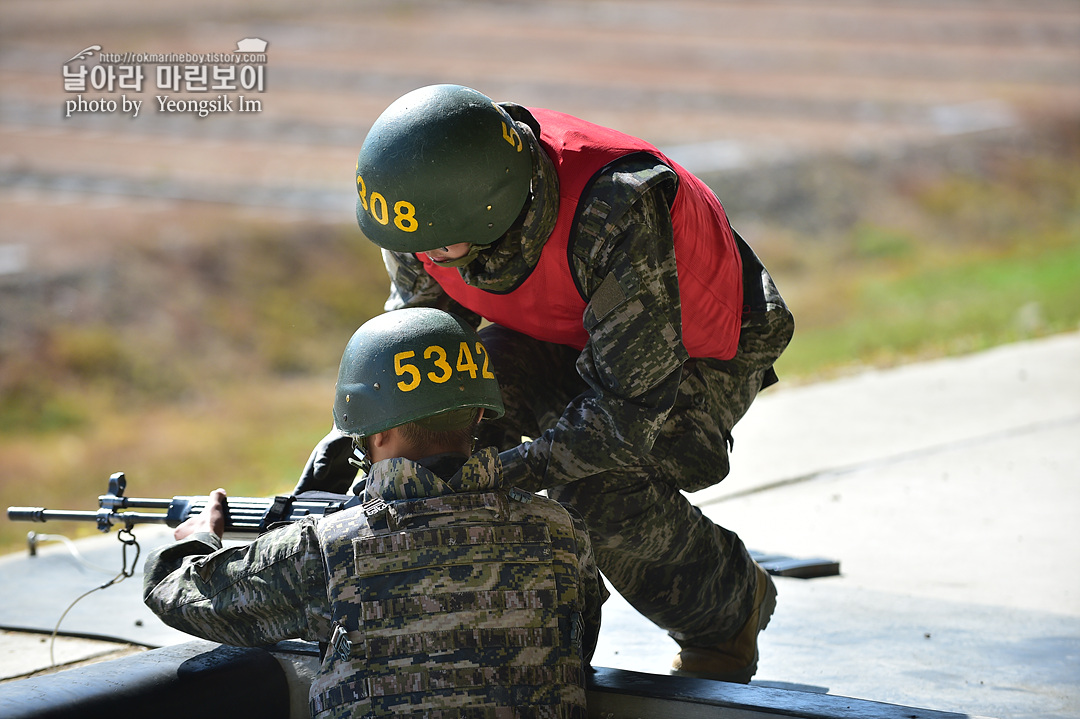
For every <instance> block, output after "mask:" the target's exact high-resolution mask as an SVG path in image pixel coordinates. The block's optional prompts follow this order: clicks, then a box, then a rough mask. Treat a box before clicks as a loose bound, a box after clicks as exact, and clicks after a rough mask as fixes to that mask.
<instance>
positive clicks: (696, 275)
mask: <svg viewBox="0 0 1080 719" xmlns="http://www.w3.org/2000/svg"><path fill="white" fill-rule="evenodd" d="M529 111H530V112H531V113H532V114H533V116H534V117H535V118H536V120H537V121H538V122H539V123H540V130H541V131H540V136H539V138H538V140H539V141H540V145H541V146H542V147H543V148H544V151H545V152H547V154H548V156H549V157H551V160H552V162H553V163H554V164H555V169H556V171H557V172H558V175H559V215H558V219H557V220H556V222H555V228H554V230H552V233H551V236H550V237H549V238H548V240H547V242H546V243H545V244H544V249H543V251H542V252H541V253H540V260H539V262H538V264H537V266H536V267H535V268H534V269H533V270H532V272H531V273H530V274H529V276H528V277H526V278H525V279H524V280H523V281H522V283H521V284H520V285H519V286H518V287H516V288H514V289H513V290H511V291H509V292H506V293H500V294H497V293H493V292H486V291H484V290H481V289H479V288H477V287H472V286H470V285H467V284H465V281H464V280H463V279H462V276H461V273H460V272H459V271H458V269H457V268H454V267H439V266H438V265H436V264H434V263H433V262H432V261H431V259H430V258H429V257H428V256H427V255H426V254H425V253H420V254H418V255H417V258H418V259H419V260H420V261H421V262H423V263H424V268H425V269H426V270H427V272H428V274H429V275H431V276H432V277H433V278H434V279H435V281H436V282H438V283H439V285H440V286H441V287H442V288H443V290H445V291H446V293H447V294H448V295H450V296H451V297H453V298H454V299H455V300H457V302H458V303H460V304H461V305H462V306H463V307H467V308H468V309H470V310H472V311H473V312H476V313H477V314H479V315H480V316H481V317H484V318H485V319H488V320H490V321H492V322H495V323H496V324H500V325H503V326H504V327H507V328H509V329H512V330H514V331H516V332H521V333H524V334H526V335H529V336H530V337H533V338H535V339H538V340H542V341H544V342H555V343H558V344H564V345H569V346H571V347H574V348H576V349H579V350H580V349H582V348H583V347H584V346H585V343H586V341H587V340H588V339H589V333H588V332H587V331H586V329H585V328H584V326H583V324H582V317H583V315H584V312H585V307H586V298H583V297H582V296H581V294H580V290H579V288H578V287H577V286H576V285H575V283H574V279H573V276H572V274H571V271H570V266H569V260H568V248H569V241H570V238H571V236H572V235H573V228H574V223H575V222H576V221H577V217H578V210H579V208H578V205H579V203H580V200H581V197H582V195H583V194H584V193H585V192H587V190H588V188H589V186H590V185H591V184H592V181H593V180H595V178H596V175H597V173H599V172H600V170H602V169H603V168H604V166H605V165H607V164H609V163H611V162H612V161H614V160H617V159H619V158H620V157H625V156H627V155H631V154H634V153H639V152H644V153H648V154H650V155H653V156H654V157H656V158H657V159H659V160H660V161H661V162H663V163H664V164H666V165H668V166H669V167H671V168H672V169H673V170H675V173H676V174H677V175H678V177H679V188H678V192H677V193H676V195H675V201H674V203H673V204H672V206H671V223H672V231H673V233H674V241H675V264H676V268H677V271H678V276H679V295H680V298H681V300H682V341H683V345H684V346H685V347H686V350H687V352H688V353H689V355H690V356H691V357H713V358H716V359H731V358H732V357H734V356H735V350H736V348H737V347H738V344H739V332H740V329H741V327H742V314H743V297H742V294H743V278H742V262H741V258H740V255H739V251H738V249H737V247H736V243H735V236H734V233H733V232H732V230H731V225H730V224H729V222H728V218H727V214H726V213H725V212H724V208H723V206H722V205H721V204H720V200H719V199H717V197H716V194H715V193H714V192H713V191H712V190H711V189H709V187H708V186H707V185H706V184H705V183H704V182H702V181H701V180H700V179H698V178H697V177H695V176H694V175H693V174H691V173H690V172H688V171H687V170H685V169H684V168H683V167H681V166H680V165H678V164H677V163H675V162H673V161H672V160H670V159H669V158H668V157H667V156H666V155H664V153H662V152H660V150H659V149H657V148H656V147H655V146H653V145H650V144H649V143H647V142H645V141H644V140H640V139H638V138H636V137H632V136H630V135H626V134H623V133H621V132H618V131H616V130H612V129H609V128H606V127H602V126H600V125H594V124H592V123H590V122H586V121H585V120H581V119H579V118H576V117H573V116H571V115H566V114H564V113H560V112H555V111H553V110H543V109H540V108H530V109H529Z"/></svg>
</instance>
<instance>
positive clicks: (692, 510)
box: [383, 104, 794, 647]
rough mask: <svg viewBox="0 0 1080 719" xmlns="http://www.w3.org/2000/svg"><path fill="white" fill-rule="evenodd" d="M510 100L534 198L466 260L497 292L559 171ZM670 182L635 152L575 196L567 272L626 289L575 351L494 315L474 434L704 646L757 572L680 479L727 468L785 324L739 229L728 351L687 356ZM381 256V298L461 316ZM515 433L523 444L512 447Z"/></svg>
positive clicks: (533, 238) (539, 238)
mask: <svg viewBox="0 0 1080 719" xmlns="http://www.w3.org/2000/svg"><path fill="white" fill-rule="evenodd" d="M504 107H506V108H507V110H508V111H509V112H510V113H511V115H512V116H514V118H515V119H516V120H518V129H519V131H520V133H521V134H522V136H523V137H524V138H525V139H526V140H527V141H528V142H529V144H530V146H531V148H532V151H533V158H534V168H533V197H534V200H533V202H532V203H531V205H530V206H529V208H528V210H527V212H526V214H525V216H524V218H523V221H521V222H519V223H518V224H516V225H515V226H514V227H513V228H511V230H510V231H509V232H508V233H507V235H506V236H505V237H504V238H502V239H501V240H499V241H498V242H496V243H494V244H493V245H491V246H489V247H486V248H484V249H482V250H481V252H480V254H479V255H478V257H477V259H476V260H474V261H473V262H472V263H470V264H468V265H466V266H465V267H463V268H461V269H460V271H461V273H462V276H463V278H464V279H465V281H466V283H467V284H469V285H472V286H475V287H478V288H480V289H483V290H487V291H490V292H493V293H499V292H506V291H508V290H510V289H512V288H514V287H516V286H518V285H519V284H520V283H521V281H522V280H523V278H524V277H525V276H527V275H528V273H529V272H530V271H531V268H532V267H533V266H535V265H536V262H537V258H538V257H539V254H540V251H541V250H542V249H543V244H544V242H545V240H546V239H547V237H548V236H549V235H550V234H551V231H552V228H553V226H554V222H555V217H556V216H557V213H558V206H557V198H558V178H557V176H556V173H555V168H554V166H553V165H552V164H551V161H550V159H549V158H548V157H547V156H546V155H545V153H544V152H543V150H542V149H541V148H540V146H539V144H538V143H537V140H536V137H535V127H533V126H532V125H531V124H530V122H531V117H530V116H529V114H528V112H527V111H526V110H524V109H523V108H520V107H518V106H515V105H511V104H506V105H504ZM675 191H676V174H675V172H674V171H673V170H672V169H671V168H670V167H668V166H666V165H664V164H663V163H661V162H660V161H659V160H657V159H655V158H651V157H645V156H643V155H641V154H637V155H632V156H628V157H626V158H623V159H621V160H618V161H616V162H614V163H612V164H610V165H608V166H607V168H605V170H604V171H603V172H601V173H600V174H599V175H598V176H597V178H596V179H595V181H594V182H593V184H592V185H591V187H590V188H588V189H587V190H586V192H585V193H584V194H583V195H582V198H581V201H580V203H579V206H578V215H577V220H576V222H575V226H574V229H573V230H572V231H571V239H570V242H571V244H570V251H569V258H570V268H571V272H572V274H573V277H574V281H575V282H576V284H577V286H578V287H579V288H580V289H581V291H582V293H583V295H584V296H585V297H587V298H593V297H595V296H597V294H596V293H597V290H598V288H600V286H601V283H602V282H603V281H604V280H605V279H606V278H608V277H609V276H612V275H613V276H614V277H616V278H617V279H618V281H619V285H620V286H621V287H622V288H623V291H624V294H625V295H626V299H625V301H624V302H623V303H622V304H620V305H619V306H618V307H616V308H615V309H614V310H610V311H604V312H597V311H595V309H596V308H595V305H594V303H593V302H590V304H589V306H588V308H587V309H586V311H585V315H584V318H583V324H584V327H585V329H586V330H587V331H588V333H589V340H588V343H587V344H586V346H585V348H584V349H583V350H582V351H581V352H580V353H578V352H577V351H575V350H574V349H572V348H570V347H567V346H563V345H556V344H551V343H545V342H540V341H537V340H534V339H532V338H529V337H527V336H525V335H522V334H520V333H517V332H513V331H510V330H508V329H506V328H504V327H499V326H489V327H487V328H485V329H483V330H481V336H482V337H483V339H484V344H485V346H486V347H487V348H488V350H489V352H490V353H491V357H492V361H493V363H494V365H495V368H496V371H497V374H498V377H499V383H500V385H501V386H502V387H503V393H504V401H505V404H506V408H507V414H506V416H505V417H503V418H502V419H500V420H497V421H495V422H490V423H484V424H485V425H486V427H482V428H481V430H482V432H483V434H482V435H481V439H482V441H483V442H484V443H486V444H494V445H496V446H498V447H500V448H501V449H502V450H504V451H502V453H501V454H500V460H501V462H502V465H503V476H504V477H505V478H506V480H507V481H508V482H510V483H511V484H513V485H515V486H521V487H525V488H528V489H530V490H534V491H535V490H539V489H541V488H548V489H549V490H550V495H551V496H552V497H555V498H558V499H559V500H560V501H566V502H569V503H571V504H573V506H575V507H576V508H577V509H578V511H580V512H581V514H582V515H583V516H584V518H585V521H586V523H587V524H588V526H589V531H590V533H591V536H592V540H593V545H594V547H595V548H596V554H597V562H598V564H599V566H600V569H601V571H603V572H604V574H605V575H606V576H607V577H608V578H609V579H610V580H611V582H612V584H613V585H614V586H615V587H616V589H618V590H619V592H620V593H621V594H622V595H623V596H624V597H626V599H627V600H628V601H629V602H630V603H631V604H633V605H634V606H635V607H636V608H637V609H638V610H639V611H640V612H642V613H643V614H644V615H645V616H647V617H648V618H649V619H651V620H652V621H653V622H655V623H656V624H658V625H659V626H661V627H663V628H664V629H666V630H667V631H668V632H669V633H670V634H671V635H672V636H673V637H674V638H675V639H676V640H677V641H679V643H680V644H682V645H683V646H706V647H707V646H715V645H718V644H721V643H723V642H724V641H726V640H728V639H730V638H731V637H732V636H733V635H734V634H735V633H736V632H737V631H738V630H739V629H740V628H741V627H742V625H743V624H744V623H745V622H746V619H747V617H748V616H749V614H750V612H751V610H752V604H753V597H754V590H755V586H756V583H757V578H756V577H757V575H756V573H755V571H754V568H753V564H752V563H751V560H750V558H749V555H748V553H747V551H746V548H745V547H744V546H743V544H742V542H741V540H740V539H739V538H738V537H737V536H736V535H735V534H734V533H732V532H729V531H727V530H725V529H723V528H722V527H719V526H717V525H716V524H714V523H713V522H711V521H710V520H709V519H708V518H706V517H704V516H703V515H702V514H701V512H700V510H698V509H697V508H696V507H693V506H692V505H690V503H689V502H688V501H687V500H686V498H685V497H684V496H683V495H682V494H681V493H680V490H686V491H693V490H697V489H702V488H704V487H707V486H710V485H712V484H715V483H717V482H719V481H720V480H722V479H723V478H724V477H725V476H726V475H727V473H728V468H729V462H728V451H729V449H730V448H731V446H732V445H733V440H732V436H731V430H732V428H733V427H734V425H735V423H736V422H737V421H738V420H739V419H740V418H741V417H742V416H743V414H744V413H745V412H746V410H747V409H748V408H749V406H750V403H751V402H752V401H753V399H754V397H755V396H756V395H757V392H758V391H759V390H760V389H761V388H762V387H764V386H767V385H768V384H770V383H771V382H773V381H775V374H774V373H773V372H772V365H773V363H774V362H775V360H776V359H777V357H779V355H780V353H781V352H782V351H783V350H784V348H785V347H786V346H787V344H788V342H789V341H790V339H791V335H792V333H793V330H794V322H793V320H792V317H791V314H790V312H788V309H787V307H786V305H785V304H784V301H783V299H782V298H781V297H780V294H779V293H778V292H777V290H776V287H775V285H774V284H773V281H772V278H771V277H770V276H769V273H768V272H767V271H766V270H765V268H764V267H763V266H762V264H761V263H760V262H759V261H758V259H757V257H756V256H755V255H754V253H753V252H752V251H751V250H750V248H749V247H748V246H747V245H746V244H745V243H744V242H742V241H741V239H740V240H738V245H739V249H740V252H741V253H742V260H743V281H744V312H743V325H742V330H741V334H740V339H739V346H738V351H737V353H736V355H735V357H734V358H733V359H731V360H726V361H721V360H715V359H700V358H689V357H688V355H687V352H686V350H685V348H684V346H683V344H682V341H681V305H680V297H679V282H678V275H677V271H676V263H675V253H674V247H673V241H672V228H671V216H670V206H671V203H672V201H673V200H674V196H675ZM383 257H384V260H385V262H386V266H387V270H388V272H389V274H390V277H391V280H392V289H391V295H390V298H389V299H388V301H387V305H386V308H387V309H388V310H390V309H396V308H399V307H406V306H434V307H441V308H443V309H449V310H450V311H453V312H456V313H458V314H460V315H462V316H469V315H470V313H469V312H468V310H465V309H464V308H462V307H460V306H459V305H458V304H457V303H456V302H454V301H453V300H452V299H450V298H449V297H448V296H447V295H446V294H445V293H444V292H443V291H442V289H441V288H440V287H439V286H438V284H437V283H436V282H435V281H434V279H432V278H431V277H430V276H429V275H428V274H427V273H426V272H425V270H424V269H423V266H422V264H421V263H420V261H419V260H418V259H417V258H416V257H415V256H414V255H411V254H404V253H393V252H390V251H386V250H384V251H383ZM537 311H539V312H542V311H543V306H542V305H541V306H539V307H538V308H537ZM472 317H473V318H474V319H478V318H477V317H476V315H475V314H473V315H472ZM522 436H525V437H531V438H532V440H531V441H527V442H525V443H521V441H520V438H521V437H522Z"/></svg>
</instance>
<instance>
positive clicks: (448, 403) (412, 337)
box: [334, 307, 504, 437]
mask: <svg viewBox="0 0 1080 719" xmlns="http://www.w3.org/2000/svg"><path fill="white" fill-rule="evenodd" d="M477 409H483V410H484V414H485V416H487V417H489V418H494V417H500V416H502V414H503V411H504V410H503V402H502V393H501V392H500V391H499V382H498V380H497V379H496V378H495V372H494V370H493V369H492V367H491V363H490V361H489V359H488V354H487V349H486V348H485V347H484V345H483V343H482V342H481V341H480V335H479V334H477V332H476V330H475V329H473V328H472V326H471V325H469V324H468V323H467V322H465V321H464V320H462V319H461V318H460V317H457V316H456V315H452V314H450V313H449V312H443V311H442V310H436V309H430V308H426V307H414V308H408V309H401V310H394V311H392V312H386V313H384V314H381V315H378V316H377V317H375V318H373V319H371V320H368V321H367V322H365V323H364V324H363V325H361V327H360V329H358V330H356V332H355V333H353V336H352V339H350V340H349V344H348V345H347V346H346V347H345V353H344V354H343V355H342V357H341V367H340V368H339V370H338V381H337V390H336V396H335V398H334V425H335V426H336V427H337V428H338V430H339V431H341V432H342V433H344V434H348V435H353V436H359V437H367V436H370V435H373V434H376V433H378V432H382V431H384V430H387V429H390V428H391V427H397V426H399V425H402V424H405V423H407V422H419V423H420V424H423V425H424V426H426V427H428V428H429V429H432V430H436V431H448V430H454V429H463V428H465V427H468V426H470V425H471V424H472V422H473V421H475V419H476V410H477Z"/></svg>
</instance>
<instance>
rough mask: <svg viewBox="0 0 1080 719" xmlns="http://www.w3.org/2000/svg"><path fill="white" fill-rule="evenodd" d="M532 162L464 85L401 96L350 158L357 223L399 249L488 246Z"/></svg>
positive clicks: (506, 119)
mask: <svg viewBox="0 0 1080 719" xmlns="http://www.w3.org/2000/svg"><path fill="white" fill-rule="evenodd" d="M531 180H532V157H531V155H530V152H529V148H528V145H526V144H525V143H524V142H523V140H522V138H521V135H520V134H519V133H518V131H517V129H516V128H515V126H514V121H513V120H512V119H511V118H510V116H509V115H508V114H507V113H506V111H505V110H503V109H502V108H501V107H499V106H498V105H497V104H495V103H494V102H493V101H492V100H491V98H489V97H488V96H487V95H484V94H483V93H480V92H477V91H476V90H472V89H470V88H467V87H462V86H461V85H431V86H428V87H422V88H420V89H419V90H413V91H412V92H410V93H408V94H406V95H404V96H402V97H400V98H398V99H397V100H396V101H394V103H393V104H391V105H390V107H388V108H386V110H385V111H383V113H382V114H381V115H380V116H379V118H378V119H377V120H375V124H374V125H372V126H371V130H370V131H369V132H368V135H367V139H365V140H364V144H363V146H362V147H361V148H360V155H359V157H358V158H357V161H356V192H357V195H358V197H357V200H356V221H357V222H358V223H359V225H360V229H361V230H362V231H363V233H364V234H365V235H366V236H367V238H368V239H369V240H371V241H372V242H374V243H375V244H376V245H378V246H380V247H384V248H386V249H388V250H393V251H395V252H426V251H428V250H432V249H435V248H436V247H443V246H445V245H453V244H457V243H459V242H469V243H472V244H475V245H487V244H491V243H492V242H494V241H495V240H497V239H498V238H499V237H501V236H502V235H503V234H504V233H505V232H506V231H507V230H508V229H510V226H511V225H513V224H514V221H515V220H516V219H517V218H518V215H520V214H521V209H522V208H523V207H524V206H525V201H526V200H527V199H528V196H529V189H530V184H531Z"/></svg>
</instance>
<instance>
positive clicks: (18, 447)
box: [0, 142, 1080, 551]
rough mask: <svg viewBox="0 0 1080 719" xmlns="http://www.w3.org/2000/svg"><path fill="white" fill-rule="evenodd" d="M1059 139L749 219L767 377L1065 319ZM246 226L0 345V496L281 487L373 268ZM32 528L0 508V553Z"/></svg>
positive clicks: (61, 528)
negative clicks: (811, 213)
mask: <svg viewBox="0 0 1080 719" xmlns="http://www.w3.org/2000/svg"><path fill="white" fill-rule="evenodd" d="M1063 146H1065V147H1068V148H1071V150H1070V151H1064V152H1045V153H1043V154H1041V155H1037V156H1030V155H1025V154H1023V153H1016V152H1013V151H1012V150H1010V149H1009V148H1005V150H1003V151H1002V152H1001V153H997V154H994V153H992V155H993V156H992V158H991V159H992V160H993V162H988V163H987V165H988V167H989V169H988V170H986V171H985V172H984V173H983V174H982V175H980V176H965V175H959V174H944V175H941V174H939V175H925V174H918V173H916V174H915V175H913V176H912V177H913V178H914V179H912V178H907V179H904V180H902V181H899V182H892V181H888V182H884V183H883V182H882V181H881V179H880V177H871V176H867V177H866V178H865V180H866V183H865V184H866V185H867V186H869V187H872V189H873V190H874V192H872V193H871V192H867V193H866V194H865V197H859V198H858V199H856V200H853V204H854V205H856V206H857V207H855V208H854V209H855V210H857V212H855V213H854V214H855V218H854V220H853V221H852V222H851V223H850V224H849V225H847V226H845V227H839V228H834V230H835V232H832V233H831V234H828V235H827V236H824V237H823V236H822V235H821V234H820V233H819V234H816V235H814V236H809V235H807V234H804V233H802V231H801V228H800V227H791V226H783V227H769V226H768V225H766V226H764V227H762V228H760V231H757V232H755V235H754V237H753V239H752V244H754V246H755V249H757V250H758V252H759V254H760V255H761V257H762V259H763V260H764V261H765V263H766V265H768V266H769V267H770V269H771V270H772V272H773V275H774V277H775V278H776V281H777V284H778V286H779V287H780V289H781V291H782V292H783V294H784V296H785V298H786V299H787V301H788V304H789V305H790V306H791V308H792V311H793V312H794V314H795V318H796V332H795V338H794V340H793V342H792V344H791V346H790V347H789V348H788V350H787V352H786V353H785V354H784V355H783V357H781V359H780V362H779V363H778V367H777V370H778V372H779V374H780V375H781V376H782V377H783V378H784V379H785V380H786V381H785V383H784V384H785V385H787V384H788V383H797V382H807V381H813V380H816V379H820V378H823V377H829V376H831V375H834V374H838V373H844V372H849V371H852V370H853V369H854V368H860V367H866V366H876V367H883V366H890V365H895V364H899V363H903V362H910V361H915V360H921V359H927V358H934V357H941V356H947V355H953V354H958V353H966V352H972V351H977V350H980V349H984V348H988V347H992V346H995V345H999V344H1002V343H1007V342H1013V341H1017V340H1023V339H1028V338H1035V337H1040V336H1044V335H1048V334H1052V333H1057V332H1067V331H1076V330H1077V329H1078V328H1080V173H1077V172H1076V171H1075V168H1076V166H1077V163H1078V160H1080V158H1078V157H1077V155H1078V154H1080V143H1076V142H1071V143H1069V142H1066V143H1064V145H1063ZM1010 153H1011V154H1010ZM879 185H880V186H879ZM840 194H842V193H840ZM811 224H812V223H811ZM247 231H248V232H249V235H247V236H244V235H243V232H244V228H237V227H230V235H229V236H228V237H223V238H220V239H214V238H209V240H208V241H206V242H203V243H201V244H199V245H198V246H196V247H195V248H194V249H188V250H184V251H183V252H179V251H171V250H169V251H166V250H161V249H154V248H153V247H150V248H143V249H140V250H133V251H131V252H127V253H125V256H124V262H123V263H122V264H118V267H117V268H116V272H115V274H114V275H113V284H112V285H110V289H109V297H110V298H112V302H113V303H114V304H113V305H112V306H106V307H105V310H104V311H102V312H101V313H100V316H97V317H94V318H91V319H90V320H88V321H85V322H81V323H80V324H71V323H70V322H69V321H67V322H65V321H55V319H54V318H49V317H48V316H47V315H46V314H45V311H44V310H41V312H42V313H43V314H42V317H41V318H32V319H35V320H37V321H36V323H35V322H27V323H25V324H27V325H28V326H29V327H30V330H29V331H28V335H27V338H26V340H27V341H23V342H14V343H10V342H9V343H8V345H7V347H9V348H10V347H15V348H16V349H15V350H14V351H12V350H10V349H9V350H8V353H7V354H6V355H5V354H4V352H3V347H0V505H2V506H7V505H41V506H48V507H50V508H58V509H80V508H81V509H95V508H96V498H97V495H99V494H101V493H102V492H103V491H104V490H105V487H106V481H107V479H108V476H109V474H110V473H111V472H115V471H125V472H126V473H127V475H128V486H129V493H130V494H132V495H133V496H134V495H138V496H165V497H168V496H172V495H174V494H205V493H207V492H208V491H210V490H212V489H214V488H215V487H218V486H224V487H225V488H226V489H227V490H229V491H230V492H231V493H232V494H241V495H243V494H247V495H266V494H272V493H276V492H281V491H285V490H288V489H290V488H291V487H292V486H293V483H294V482H295V480H296V477H297V476H298V473H299V471H300V469H301V467H302V466H303V464H304V461H305V460H306V458H307V455H308V452H309V451H310V449H311V447H312V446H313V445H314V444H315V442H316V441H317V440H318V439H319V438H320V437H321V436H322V435H323V434H324V433H325V431H326V430H327V429H328V428H329V426H330V422H331V420H330V407H331V402H332V392H333V374H334V370H335V369H336V367H337V361H338V358H339V357H340V352H341V349H342V347H343V346H344V343H345V342H346V340H347V339H348V337H349V335H350V334H351V332H352V330H353V329H355V328H356V326H358V325H359V324H360V323H361V322H363V321H364V320H365V319H367V318H368V317H371V316H373V315H374V314H377V313H378V312H379V311H381V304H382V301H383V300H384V299H385V292H386V289H387V281H386V277H385V273H384V271H383V268H382V263H381V261H380V258H379V256H378V253H377V252H375V251H374V249H373V247H372V246H371V245H370V244H369V243H366V242H364V241H363V240H362V239H360V240H357V238H356V233H355V229H354V228H351V227H350V228H344V227H343V228H335V229H327V228H326V227H316V228H310V227H304V226H299V225H296V226H292V227H291V228H284V229H283V228H270V229H267V228H266V227H258V228H248V230H247ZM32 526H33V525H22V524H14V523H11V522H6V521H0V551H3V550H16V549H19V548H21V547H23V546H25V536H26V532H27V530H28V529H30V528H31V527H32ZM37 528H38V529H41V528H42V526H41V525H38V526H37ZM46 529H47V531H49V532H64V533H82V534H86V533H92V532H93V529H92V527H90V526H89V525H82V526H74V525H56V526H53V525H49V526H47V527H46Z"/></svg>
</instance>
